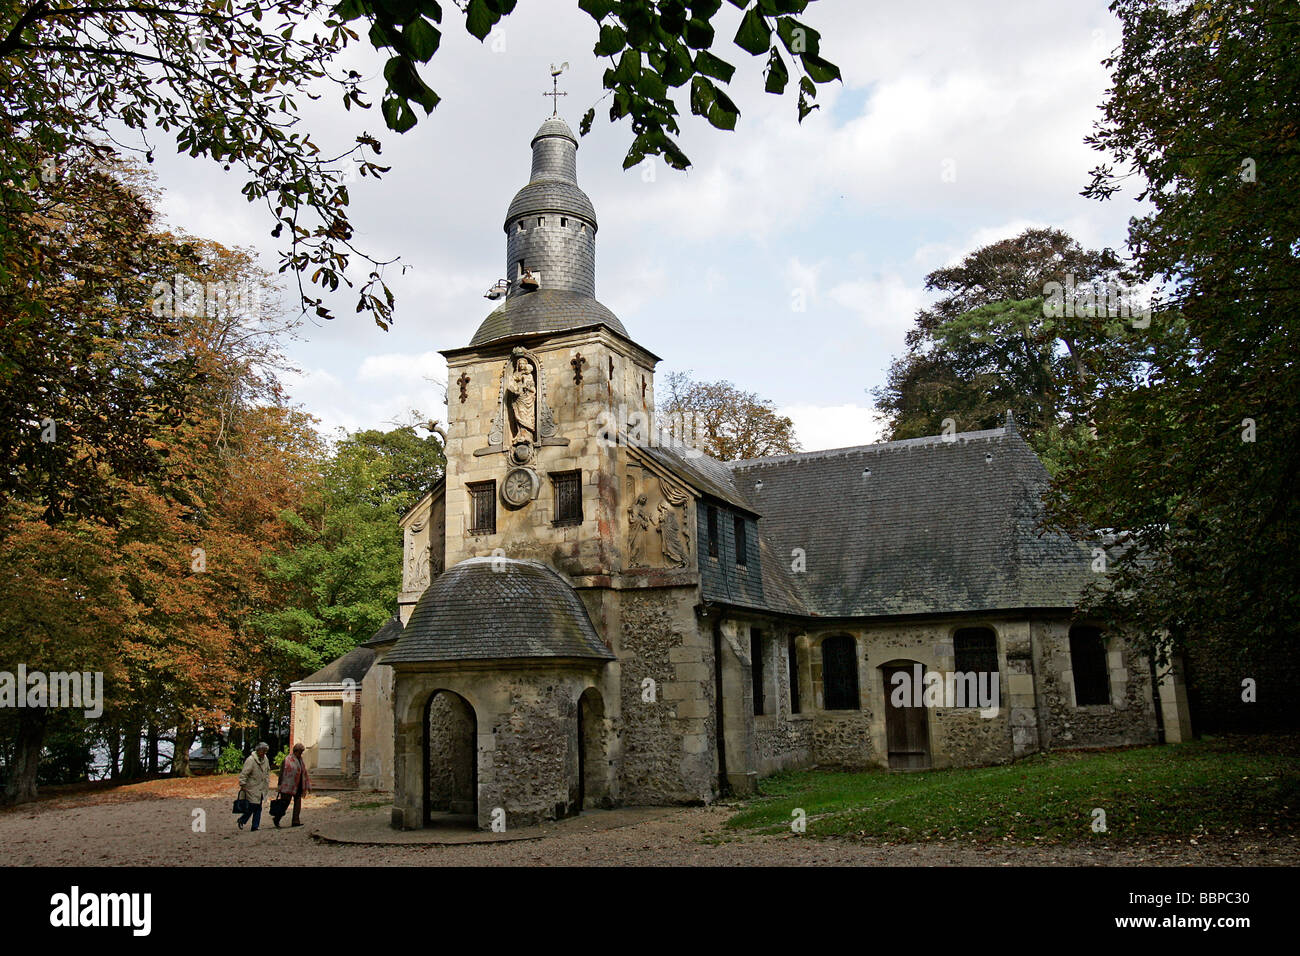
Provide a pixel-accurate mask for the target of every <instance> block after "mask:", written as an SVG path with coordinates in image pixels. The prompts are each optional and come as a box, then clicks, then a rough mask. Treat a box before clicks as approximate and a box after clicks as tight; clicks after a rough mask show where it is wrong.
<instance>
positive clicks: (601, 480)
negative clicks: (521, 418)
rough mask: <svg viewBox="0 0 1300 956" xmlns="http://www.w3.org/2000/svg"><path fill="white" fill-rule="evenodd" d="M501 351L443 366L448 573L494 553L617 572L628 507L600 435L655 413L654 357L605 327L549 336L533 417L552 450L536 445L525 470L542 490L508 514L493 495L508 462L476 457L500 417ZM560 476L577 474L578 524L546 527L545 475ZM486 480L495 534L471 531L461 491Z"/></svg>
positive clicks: (466, 354)
mask: <svg viewBox="0 0 1300 956" xmlns="http://www.w3.org/2000/svg"><path fill="white" fill-rule="evenodd" d="M509 351H510V350H509V347H508V346H502V347H497V348H493V347H487V348H485V349H483V350H474V351H470V350H460V351H458V352H457V353H455V354H454V355H453V356H452V357H451V359H450V360H449V362H448V370H447V375H448V382H449V383H450V384H449V386H448V418H449V423H448V428H447V435H448V440H447V448H446V453H447V463H448V464H447V483H446V514H445V548H446V566H447V567H450V566H452V565H454V564H456V563H457V562H459V561H462V560H464V559H465V558H470V557H481V556H490V555H492V554H493V553H502V554H504V555H505V556H506V557H510V558H530V559H534V560H538V561H542V562H544V563H547V564H550V565H551V566H552V567H555V568H556V569H558V570H559V571H561V572H563V573H564V574H567V575H569V576H570V577H573V578H579V577H583V576H604V575H609V574H612V573H617V572H618V571H620V570H622V565H623V560H622V545H623V542H624V539H625V537H626V534H625V528H626V524H627V521H626V513H625V512H626V508H627V502H624V501H622V500H621V499H622V494H621V492H620V489H619V487H618V481H617V480H616V479H617V475H618V468H617V464H616V463H617V459H618V456H619V454H620V452H621V449H620V448H618V447H617V446H616V444H615V443H614V442H611V441H609V440H607V438H606V437H605V436H606V435H607V434H608V433H609V425H610V423H611V422H613V421H615V419H616V418H618V417H619V416H620V415H622V416H624V417H626V416H627V415H631V414H637V413H640V414H646V413H649V412H650V411H652V410H653V408H654V387H653V386H654V374H653V367H654V362H655V360H654V358H653V356H650V355H649V353H647V352H645V351H644V350H642V349H640V348H639V347H637V346H635V345H632V344H631V343H628V342H626V341H625V340H622V339H619V338H617V337H616V336H614V335H613V334H612V333H610V332H608V331H605V330H603V329H598V330H593V331H588V332H580V333H569V334H566V335H556V336H553V337H551V338H550V339H549V340H548V341H547V342H546V343H545V345H543V346H539V347H538V351H536V352H535V353H534V354H535V356H536V359H537V362H538V367H539V376H538V382H539V385H540V386H541V387H540V389H539V394H538V397H537V406H538V415H539V418H540V415H541V407H542V403H543V402H544V403H545V405H546V406H547V407H548V408H549V409H550V411H551V416H552V419H553V421H554V424H555V435H554V440H555V443H553V444H547V443H543V444H541V445H540V446H538V447H537V448H536V450H535V457H534V460H533V461H532V463H531V464H530V465H529V467H531V468H532V469H533V470H534V471H535V472H536V473H537V475H538V476H539V478H540V479H541V485H540V489H539V491H538V494H537V497H536V498H534V499H533V500H531V501H530V502H528V503H527V504H524V505H523V506H521V507H517V508H515V507H510V506H508V505H506V503H505V502H504V501H503V500H502V499H501V497H500V492H501V488H502V483H503V482H504V480H505V477H506V474H507V472H508V471H509V470H510V468H511V467H512V465H511V462H510V461H509V456H508V455H507V454H506V453H504V452H502V451H490V452H488V451H484V450H485V449H487V448H489V447H490V442H489V436H490V434H491V432H492V429H493V422H494V419H495V418H496V416H497V415H498V414H499V409H500V403H501V383H502V377H503V374H504V373H505V371H506V367H507V364H508V360H509ZM575 363H577V364H576V365H575ZM643 383H644V386H645V387H644V388H642V384H643ZM462 384H463V387H464V396H465V397H464V399H462V398H461V392H460V388H461V385H462ZM620 409H621V410H622V412H620ZM539 428H540V425H539ZM615 432H616V429H615ZM507 444H508V442H507ZM480 452H481V454H476V453H480ZM566 471H581V473H582V511H583V520H582V523H581V524H580V525H561V526H557V525H555V523H554V522H555V500H554V489H553V486H552V482H551V480H550V479H549V477H548V475H549V474H550V473H557V472H566ZM489 480H490V481H495V482H496V487H497V493H498V495H497V507H496V531H495V533H491V534H486V533H472V532H471V530H470V528H471V524H472V522H471V517H472V515H471V507H470V496H469V491H468V489H467V487H466V486H467V485H468V484H470V483H472V482H480V481H489ZM498 549H499V551H498Z"/></svg>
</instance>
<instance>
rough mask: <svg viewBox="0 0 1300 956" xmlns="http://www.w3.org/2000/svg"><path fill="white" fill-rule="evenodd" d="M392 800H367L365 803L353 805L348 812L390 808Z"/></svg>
mask: <svg viewBox="0 0 1300 956" xmlns="http://www.w3.org/2000/svg"><path fill="white" fill-rule="evenodd" d="M392 805H393V801H392V800H369V801H367V802H365V803H354V804H352V805H351V806H349V807H348V809H349V810H378V809H379V808H380V807H391V806H392Z"/></svg>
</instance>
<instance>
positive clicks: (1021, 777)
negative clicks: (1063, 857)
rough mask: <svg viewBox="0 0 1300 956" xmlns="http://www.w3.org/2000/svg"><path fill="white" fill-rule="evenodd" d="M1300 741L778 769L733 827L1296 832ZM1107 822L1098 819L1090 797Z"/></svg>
mask: <svg viewBox="0 0 1300 956" xmlns="http://www.w3.org/2000/svg"><path fill="white" fill-rule="evenodd" d="M1298 753H1300V741H1297V740H1296V739H1294V738H1284V737H1282V738H1280V737H1269V738H1219V739H1209V738H1207V739H1204V740H1200V741H1195V742H1192V743H1186V744H1176V745H1171V746H1165V747H1141V748H1134V749H1130V750H1114V751H1104V752H1097V751H1091V752H1073V753H1053V754H1044V755H1038V756H1035V757H1031V758H1028V759H1025V760H1021V761H1018V762H1016V763H1013V764H1009V765H1006V766H1001V767H982V768H977V769H969V770H931V771H923V772H916V773H889V772H887V771H884V770H873V771H868V772H864V773H844V772H835V771H826V770H811V771H797V772H787V773H782V774H777V775H775V776H772V777H768V778H766V779H764V780H762V781H761V782H760V791H761V793H762V796H759V797H756V798H754V799H751V800H748V801H745V803H744V804H743V806H742V809H740V811H739V812H738V813H736V814H735V815H734V816H733V817H732V818H731V819H730V820H729V821H728V822H727V826H728V827H729V828H730V829H731V830H732V831H752V832H758V833H789V832H791V831H790V825H791V821H792V820H793V819H794V817H793V816H792V812H793V811H794V810H795V809H796V808H799V809H802V810H803V811H804V812H805V814H806V815H807V831H806V835H807V836H811V837H850V838H862V839H874V840H885V841H892V842H914V841H937V840H945V839H958V840H968V841H969V840H973V841H987V840H999V841H1002V840H1010V841H1014V842H1026V843H1028V842H1044V841H1045V842H1057V843H1067V842H1077V841H1087V840H1099V839H1103V840H1141V839H1147V838H1167V837H1184V836H1185V837H1196V836H1200V835H1225V834H1234V833H1241V834H1245V833H1248V832H1249V833H1254V834H1255V835H1258V836H1267V835H1268V834H1270V833H1283V832H1292V831H1294V829H1295V825H1296V819H1297V808H1300V769H1297V763H1298V761H1297V755H1298ZM1095 807H1100V808H1101V809H1103V810H1104V811H1105V812H1106V827H1107V831H1106V832H1105V833H1094V832H1093V830H1092V822H1093V809H1094V808H1095Z"/></svg>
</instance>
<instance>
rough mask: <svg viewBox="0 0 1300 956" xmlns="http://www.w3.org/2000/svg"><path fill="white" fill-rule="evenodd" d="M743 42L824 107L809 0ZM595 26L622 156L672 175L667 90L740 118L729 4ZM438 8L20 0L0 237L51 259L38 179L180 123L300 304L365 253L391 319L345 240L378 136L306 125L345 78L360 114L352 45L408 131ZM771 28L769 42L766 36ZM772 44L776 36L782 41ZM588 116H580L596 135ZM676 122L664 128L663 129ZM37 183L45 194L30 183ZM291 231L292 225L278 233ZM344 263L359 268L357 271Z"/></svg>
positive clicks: (489, 4) (612, 4) (486, 4)
mask: <svg viewBox="0 0 1300 956" xmlns="http://www.w3.org/2000/svg"><path fill="white" fill-rule="evenodd" d="M733 3H734V5H735V6H737V7H740V8H742V9H744V10H745V13H744V17H743V19H742V21H741V24H740V28H739V30H738V31H737V33H736V36H735V43H736V44H737V46H739V47H740V48H741V49H742V50H745V51H746V52H748V53H750V54H752V55H755V56H758V55H765V56H767V57H768V65H767V79H766V84H765V89H767V90H768V91H769V92H772V93H777V94H779V93H782V92H784V90H785V87H786V85H787V83H788V81H789V79H790V64H787V62H786V59H785V56H783V54H782V52H781V51H782V49H784V50H785V54H786V55H788V56H789V57H790V62H791V64H793V65H794V66H795V68H796V69H797V70H798V71H800V72H801V73H802V74H803V75H802V76H801V77H800V79H799V83H798V86H799V97H798V108H799V113H800V118H801V119H802V118H803V117H804V116H805V115H807V113H808V112H809V111H810V110H812V109H814V108H816V107H815V105H813V104H812V103H811V100H812V99H813V98H814V97H815V96H816V92H817V85H818V84H822V83H828V82H830V81H832V80H835V79H839V69H838V68H837V67H835V66H834V65H833V64H832V63H830V62H828V61H827V60H825V59H823V58H822V57H821V55H820V52H819V46H820V38H819V35H818V33H817V31H815V30H813V29H812V28H811V27H809V26H807V25H806V24H803V23H802V22H800V21H798V20H796V19H795V18H794V14H798V13H801V12H802V11H803V10H804V9H805V8H806V7H807V5H808V3H809V0H752V3H751V2H749V0H745V2H737V0H733ZM578 5H579V7H580V8H581V9H583V10H584V11H586V12H587V13H588V14H590V15H591V17H592V18H593V19H594V20H595V21H596V23H598V24H599V25H600V39H599V41H598V42H597V44H596V47H595V50H594V52H595V54H596V55H597V56H598V57H608V58H609V59H610V61H611V63H612V64H614V65H613V66H611V68H610V69H608V70H606V72H605V74H604V79H603V82H604V85H605V88H606V89H607V90H608V91H609V92H610V94H611V95H612V97H613V101H612V105H611V107H610V118H611V121H615V120H619V119H622V118H623V117H628V118H629V119H630V122H631V127H632V130H633V134H634V137H635V138H634V140H633V143H632V146H631V148H630V149H629V151H628V155H627V158H626V160H625V165H632V164H634V163H636V162H638V161H640V159H641V158H643V157H645V156H647V155H662V156H664V158H665V159H666V160H667V161H668V162H669V163H670V164H671V165H673V166H674V167H676V168H678V169H682V168H685V167H686V165H688V162H689V161H688V160H687V158H686V156H685V154H684V153H682V151H681V150H680V148H679V147H678V146H677V144H676V142H675V141H674V140H673V139H672V136H673V135H676V134H678V133H679V132H680V130H679V126H678V123H677V119H676V117H677V114H678V109H677V106H676V104H675V103H674V99H673V92H672V91H674V90H676V89H678V88H680V87H683V86H684V85H685V84H687V83H688V82H689V83H690V93H689V101H690V107H691V111H692V112H693V113H695V114H697V115H700V116H703V117H705V118H706V119H707V120H708V121H709V122H710V123H711V124H712V125H713V126H716V127H718V128H720V129H732V128H734V127H735V125H736V120H737V117H738V116H739V110H738V109H737V108H736V106H735V104H734V103H733V102H732V101H731V99H730V98H729V97H728V96H727V94H726V93H725V92H724V90H723V87H725V86H726V84H727V83H728V82H729V81H730V79H731V77H732V74H733V72H734V67H733V66H732V65H731V64H730V63H728V62H726V61H725V60H723V59H721V58H720V57H718V56H716V55H715V54H713V53H712V52H710V49H709V48H710V46H711V45H712V43H713V40H714V28H713V26H712V21H713V19H714V17H715V15H716V14H717V12H718V9H719V7H720V6H721V0H695V2H691V3H689V5H688V4H687V3H686V2H684V0H666V2H663V3H655V2H651V0H580V2H579V4H578ZM460 6H461V9H462V11H463V12H464V14H465V27H466V29H467V30H468V31H469V32H470V33H471V34H472V35H473V36H475V37H477V38H478V39H479V40H483V39H485V38H486V37H487V35H488V32H489V31H490V30H491V29H492V27H493V26H494V25H495V24H496V23H497V22H498V21H499V20H500V19H501V18H502V17H503V16H505V15H507V14H509V13H510V12H511V11H512V10H513V9H514V8H515V0H464V2H462V3H461V4H460ZM441 21H442V7H441V5H440V4H439V3H438V2H436V0H341V2H338V3H331V2H322V0H139V2H133V3H131V4H126V5H121V4H109V5H102V4H91V5H68V4H62V3H56V2H55V0H22V2H17V3H12V4H8V5H6V6H5V7H4V9H3V10H2V11H0V246H3V247H5V248H6V249H12V250H15V256H16V258H17V259H18V260H19V263H20V264H24V263H30V262H32V261H35V260H36V259H37V258H38V257H39V249H38V248H37V247H36V246H34V245H32V244H31V243H29V242H25V241H22V240H23V238H24V234H23V231H22V230H21V229H19V230H11V229H10V228H9V225H10V223H11V222H18V221H22V220H23V219H25V218H26V217H29V216H31V215H34V214H39V212H40V210H41V208H42V205H43V203H44V201H45V200H44V198H43V196H42V195H41V187H42V185H43V184H47V183H49V182H51V181H54V180H57V179H58V178H59V177H60V176H62V175H64V170H63V169H62V167H63V165H64V162H65V160H66V158H67V157H69V156H71V155H76V154H78V153H83V152H89V151H97V152H99V153H100V154H101V155H108V154H111V152H112V150H111V149H110V148H108V147H106V146H105V145H104V143H107V142H113V141H115V140H114V134H115V133H116V132H118V131H119V124H120V125H123V126H125V127H126V128H127V129H129V130H133V131H136V132H137V133H138V134H139V136H140V147H139V148H140V149H141V151H142V152H144V154H145V155H146V156H147V157H148V158H149V159H150V160H152V156H153V146H152V144H151V140H150V137H149V134H150V133H151V131H153V130H158V131H161V132H163V133H167V134H171V135H174V136H175V138H176V141H177V144H178V147H179V149H180V150H181V151H182V152H187V153H189V154H190V155H191V156H193V157H199V156H205V157H207V158H209V159H211V160H213V161H214V162H217V163H220V164H222V165H223V166H224V167H225V168H227V169H229V168H231V167H233V166H239V167H241V168H242V169H243V170H244V172H245V173H246V174H247V177H248V179H247V182H246V183H245V185H244V188H243V193H244V195H245V196H246V197H247V198H248V200H249V201H250V202H256V203H261V204H264V205H265V206H266V208H267V211H268V213H269V214H270V217H271V219H272V220H273V221H274V223H275V226H274V229H273V230H272V235H274V236H277V237H279V236H281V235H285V237H286V240H287V245H286V247H285V248H284V249H283V250H282V253H281V263H280V270H281V271H282V272H293V273H294V274H295V275H296V276H297V278H298V288H299V293H300V297H301V300H302V303H303V307H304V308H305V309H306V308H311V309H314V311H315V313H316V314H317V315H318V316H320V317H322V318H331V317H332V312H331V310H330V309H329V308H328V307H327V306H326V304H325V302H324V299H323V297H322V296H321V295H319V294H309V293H308V291H307V290H306V289H305V288H304V286H303V277H304V276H310V278H309V280H308V281H309V283H310V284H314V285H315V286H317V287H318V290H319V291H322V292H323V291H324V290H326V289H328V290H337V289H338V288H339V286H340V285H346V286H348V287H349V288H353V287H354V280H353V278H351V276H352V275H354V274H355V267H354V266H353V261H354V260H357V259H360V260H361V261H363V262H364V263H366V264H367V268H368V269H369V271H368V273H367V275H366V277H365V279H364V280H363V281H362V283H361V286H360V288H359V289H358V292H357V311H358V312H365V313H368V314H369V315H371V316H372V317H373V318H374V320H375V322H376V323H377V324H378V325H379V326H380V327H381V328H387V327H388V324H389V323H390V322H391V321H392V315H393V305H394V297H393V294H392V292H391V291H390V290H389V289H388V287H387V285H385V284H384V281H383V272H384V267H385V265H388V264H389V263H387V262H380V261H378V260H376V259H374V258H372V257H370V256H368V255H366V254H365V253H364V252H363V251H362V250H360V249H358V248H357V247H356V246H355V245H354V244H353V241H352V240H353V230H352V224H351V221H350V219H349V213H348V208H349V203H350V195H349V191H348V186H347V182H346V179H345V169H344V166H343V164H344V163H348V164H352V167H353V168H355V169H356V171H357V172H358V173H359V174H360V175H361V176H363V177H375V178H378V177H380V176H382V175H383V173H384V172H386V171H387V169H386V168H385V167H383V166H380V165H379V164H378V162H376V157H378V156H379V154H380V151H381V149H382V146H381V143H380V141H379V140H378V139H377V138H376V137H375V136H373V135H371V134H370V133H368V132H362V133H360V134H358V135H357V136H356V138H355V141H354V143H353V144H352V145H351V147H350V148H348V149H345V150H343V151H342V152H340V153H337V154H335V155H331V154H330V152H328V151H327V149H328V147H326V146H322V145H321V144H319V143H318V142H317V141H316V140H315V139H314V138H313V136H312V135H311V133H310V131H308V130H305V129H303V128H302V124H301V116H300V113H299V108H298V101H299V99H300V98H302V97H308V98H318V97H319V96H321V95H323V94H322V93H320V92H319V87H320V86H322V85H324V86H326V88H329V87H332V88H333V89H335V90H336V91H337V92H338V93H339V95H340V97H341V101H342V105H343V107H344V108H345V109H347V110H351V109H352V108H353V107H356V108H358V109H366V108H368V107H369V105H370V104H369V102H368V101H367V100H366V98H365V95H364V93H363V86H364V78H363V77H362V75H361V74H360V73H359V72H357V71H356V70H352V69H347V70H344V69H341V68H339V67H338V66H337V61H338V60H339V59H340V57H341V55H342V54H343V53H344V52H345V51H346V49H347V47H348V45H349V44H350V43H353V42H356V41H358V40H359V36H358V34H357V32H356V31H355V30H354V29H353V25H356V26H358V27H360V26H362V25H363V24H368V31H367V40H368V41H369V43H370V44H372V45H373V46H374V47H375V48H376V49H378V50H386V51H387V52H388V53H389V57H388V60H387V62H386V63H385V65H384V68H383V76H384V84H385V85H384V90H383V93H382V95H381V98H380V110H381V112H382V114H383V117H384V121H385V123H386V125H387V126H388V128H389V129H392V130H395V131H397V132H399V133H400V132H404V131H406V130H408V129H410V128H411V127H412V126H414V125H415V122H416V113H415V110H414V109H413V106H415V107H419V108H420V109H422V110H423V111H424V112H425V113H428V112H431V111H432V110H433V108H434V107H435V106H436V105H437V103H438V95H437V93H435V92H434V91H433V89H431V88H430V87H429V85H428V84H427V83H426V82H425V80H424V79H423V78H422V77H421V76H420V67H421V66H423V65H425V64H427V63H428V62H429V61H430V59H431V58H432V57H433V55H434V54H435V53H436V52H437V49H438V47H439V44H440V42H441V32H440V29H439V26H438V25H439V24H440V23H441ZM774 37H775V39H774ZM778 41H779V45H778ZM593 118H594V109H593V110H591V111H589V112H588V114H587V116H585V117H584V118H583V122H582V124H581V127H582V130H583V132H586V131H587V130H588V129H589V128H590V126H591V122H592V119H593ZM670 134H672V135H670ZM33 187H35V188H33ZM286 231H287V233H286ZM350 267H351V268H352V269H353V271H351V272H350V271H349V270H350Z"/></svg>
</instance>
